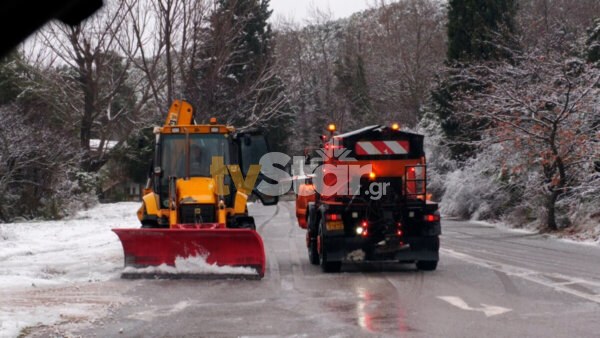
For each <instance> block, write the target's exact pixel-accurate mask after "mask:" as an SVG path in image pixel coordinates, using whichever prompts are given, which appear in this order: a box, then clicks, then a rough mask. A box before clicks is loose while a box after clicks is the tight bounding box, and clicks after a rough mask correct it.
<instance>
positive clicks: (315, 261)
mask: <svg viewBox="0 0 600 338" xmlns="http://www.w3.org/2000/svg"><path fill="white" fill-rule="evenodd" d="M306 236H307V237H308V260H309V261H310V264H312V265H319V262H320V257H319V249H318V248H317V238H316V237H312V236H311V235H310V232H307V233H306Z"/></svg>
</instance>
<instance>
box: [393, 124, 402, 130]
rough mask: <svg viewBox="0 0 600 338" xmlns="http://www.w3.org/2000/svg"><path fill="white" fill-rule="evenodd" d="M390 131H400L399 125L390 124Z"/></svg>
mask: <svg viewBox="0 0 600 338" xmlns="http://www.w3.org/2000/svg"><path fill="white" fill-rule="evenodd" d="M392 130H400V125H399V124H398V123H394V124H392Z"/></svg>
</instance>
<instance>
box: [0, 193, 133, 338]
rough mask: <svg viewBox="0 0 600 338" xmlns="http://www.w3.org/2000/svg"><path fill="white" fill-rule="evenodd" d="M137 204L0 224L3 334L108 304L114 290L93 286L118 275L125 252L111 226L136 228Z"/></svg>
mask: <svg viewBox="0 0 600 338" xmlns="http://www.w3.org/2000/svg"><path fill="white" fill-rule="evenodd" d="M137 208H139V203H117V204H102V205H99V206H97V207H95V208H93V209H90V210H87V211H82V212H79V213H78V214H77V215H76V216H74V217H72V218H71V219H65V220H61V221H45V222H26V223H12V224H0V299H2V301H1V302H0V337H14V336H17V335H18V334H19V332H20V330H21V329H23V328H25V327H28V326H32V325H38V324H39V323H42V324H51V323H54V322H57V321H60V320H65V318H71V319H72V318H86V316H89V315H90V314H91V312H92V311H93V310H95V311H99V310H102V309H106V308H107V306H110V305H111V304H112V303H113V302H114V299H115V298H114V296H115V295H113V294H114V293H115V292H114V291H112V292H107V291H106V290H95V289H94V288H95V285H97V282H104V281H108V280H111V279H118V278H119V277H120V274H121V272H122V271H123V250H122V247H121V243H120V242H119V239H118V237H117V235H116V234H114V233H113V232H112V231H111V229H112V228H129V227H138V224H139V221H138V220H137V218H136V215H135V212H136V210H137ZM111 293H113V294H111ZM116 296H117V299H118V294H117V295H116ZM82 320H83V319H82Z"/></svg>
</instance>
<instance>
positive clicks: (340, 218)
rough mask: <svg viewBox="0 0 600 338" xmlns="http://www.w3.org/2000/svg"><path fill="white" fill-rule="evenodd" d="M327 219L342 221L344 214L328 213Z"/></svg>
mask: <svg viewBox="0 0 600 338" xmlns="http://www.w3.org/2000/svg"><path fill="white" fill-rule="evenodd" d="M325 219H327V220H328V221H341V220H342V215H339V214H327V215H325Z"/></svg>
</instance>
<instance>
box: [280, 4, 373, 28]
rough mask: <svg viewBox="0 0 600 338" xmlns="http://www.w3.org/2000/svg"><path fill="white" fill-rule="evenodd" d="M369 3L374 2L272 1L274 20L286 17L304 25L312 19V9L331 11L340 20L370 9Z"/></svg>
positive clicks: (334, 17)
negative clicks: (307, 20)
mask: <svg viewBox="0 0 600 338" xmlns="http://www.w3.org/2000/svg"><path fill="white" fill-rule="evenodd" d="M369 3H373V0H271V9H272V10H273V16H272V20H277V19H278V18H279V17H284V18H293V19H294V20H295V21H296V22H298V23H303V22H304V21H305V20H306V19H308V18H309V17H310V13H311V10H310V9H311V8H315V7H316V8H318V9H321V10H328V9H329V10H331V14H332V15H333V19H339V18H344V17H348V16H350V15H351V14H352V13H356V12H359V11H362V10H365V9H367V8H369Z"/></svg>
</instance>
